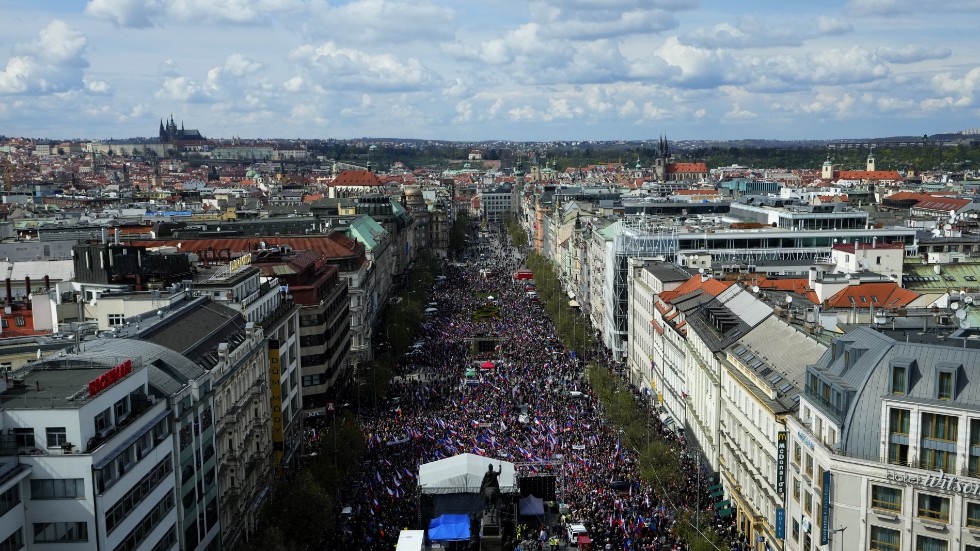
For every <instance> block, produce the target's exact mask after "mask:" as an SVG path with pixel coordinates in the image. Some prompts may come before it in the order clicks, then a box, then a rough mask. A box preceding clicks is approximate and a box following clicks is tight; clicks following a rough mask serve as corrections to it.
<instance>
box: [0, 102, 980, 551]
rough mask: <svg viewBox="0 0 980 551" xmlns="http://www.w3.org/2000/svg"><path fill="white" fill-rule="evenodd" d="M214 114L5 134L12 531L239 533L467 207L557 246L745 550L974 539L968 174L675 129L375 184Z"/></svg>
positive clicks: (2, 242)
mask: <svg viewBox="0 0 980 551" xmlns="http://www.w3.org/2000/svg"><path fill="white" fill-rule="evenodd" d="M195 132H196V131H184V130H182V129H181V130H177V128H176V125H174V124H172V123H171V122H170V121H168V123H167V124H166V125H164V124H163V123H161V135H160V140H159V142H158V143H157V142H154V143H153V144H151V145H152V147H150V146H145V147H144V148H142V149H140V148H136V147H135V146H134V147H132V148H128V149H127V147H124V146H123V145H121V144H116V145H112V146H107V144H98V143H74V142H66V143H65V144H54V145H52V144H46V143H32V142H27V141H22V140H14V141H11V142H9V143H6V144H2V146H0V155H2V157H3V160H4V161H3V162H4V166H3V171H4V177H5V186H4V190H3V193H2V196H3V200H2V205H0V214H2V215H3V217H4V218H3V220H2V222H0V238H2V239H0V257H2V258H3V259H4V260H3V261H2V263H0V268H2V269H3V270H5V273H4V275H3V276H0V279H3V280H4V283H5V289H4V310H3V312H2V313H0V323H2V327H0V367H2V369H3V371H4V379H3V384H2V385H0V423H2V425H0V429H2V435H3V440H2V442H3V446H2V449H3V454H2V456H3V466H2V467H0V494H2V495H3V499H2V500H0V504H2V505H3V509H2V510H0V515H2V516H0V548H5V549H6V548H9V549H20V548H22V547H23V548H29V549H35V548H38V549H40V548H44V545H45V544H48V543H52V542H57V543H59V544H61V546H62V547H63V548H65V549H69V548H71V549H93V548H98V549H111V550H122V549H126V550H128V549H153V550H154V551H162V550H169V549H218V548H223V549H234V548H235V546H236V545H238V544H239V543H241V542H243V541H244V540H245V539H246V538H247V537H248V534H249V533H250V532H251V531H252V530H254V528H255V522H256V519H257V516H258V514H259V511H260V510H261V507H262V505H263V503H264V502H265V500H266V499H267V496H268V492H269V488H270V484H271V483H272V481H273V480H274V479H275V478H276V477H281V476H283V474H284V472H286V471H289V470H290V469H295V468H296V467H297V465H298V463H299V459H300V456H301V455H302V454H303V453H304V449H303V441H304V433H303V428H304V419H305V418H309V417H316V416H321V415H323V414H325V413H327V412H328V411H331V410H333V409H334V407H335V406H336V400H337V399H338V397H339V396H340V395H341V393H342V392H343V390H344V389H345V388H347V387H348V385H349V384H350V383H351V381H352V380H353V378H354V376H355V374H356V370H357V368H358V366H360V365H364V364H365V363H367V362H370V361H371V360H372V359H373V357H374V354H375V352H376V351H377V350H378V349H379V347H382V346H384V345H385V343H384V339H385V335H386V332H385V328H384V327H383V326H382V325H381V320H382V319H383V314H384V311H385V308H386V306H387V305H388V304H389V303H390V301H391V298H392V297H393V296H394V292H395V290H396V289H397V288H399V287H400V286H401V285H403V284H404V278H405V277H406V274H408V273H410V267H411V265H412V263H413V261H414V260H415V259H417V258H418V255H420V254H422V252H423V251H426V252H428V253H431V254H434V255H436V256H438V257H441V258H447V257H449V256H450V251H449V235H450V228H451V226H452V225H453V223H454V221H455V220H456V219H457V217H458V216H460V215H463V214H465V215H469V216H472V217H476V218H479V219H480V220H482V221H484V222H485V223H487V224H503V223H506V221H508V220H513V221H514V222H515V223H517V224H519V225H520V227H521V228H522V229H523V231H524V232H526V234H527V236H528V239H529V243H530V246H531V248H533V249H534V250H535V251H536V252H537V253H538V254H541V255H542V256H544V257H546V258H548V259H549V260H550V261H551V262H552V263H553V264H554V266H555V268H556V272H557V273H558V274H559V277H560V279H561V281H562V283H563V285H564V287H565V292H566V294H567V296H568V299H569V301H570V303H571V304H572V305H573V306H574V307H577V308H578V311H579V312H580V315H581V320H582V321H583V322H584V323H583V326H585V325H586V323H585V322H587V325H589V326H591V328H592V331H593V332H595V333H596V334H597V335H598V337H599V338H600V340H601V341H602V342H603V343H604V345H605V347H606V348H608V349H609V351H610V352H611V354H612V355H613V357H614V358H616V359H617V360H618V361H620V362H622V363H623V365H624V367H625V369H624V372H625V373H626V376H627V377H628V379H629V381H630V382H631V383H632V384H634V385H636V387H637V388H639V389H641V392H642V393H643V394H644V395H645V396H646V397H647V400H648V401H649V402H650V403H651V404H653V405H655V406H656V409H657V411H658V412H659V415H660V419H661V422H662V423H664V424H665V425H666V426H668V427H670V428H672V429H673V430H676V431H678V432H682V433H683V435H684V436H685V438H686V440H687V442H688V445H689V447H690V448H691V452H692V453H695V454H697V456H698V457H700V460H701V461H702V462H703V465H704V466H705V467H706V468H707V469H708V470H709V471H710V472H711V473H717V474H718V475H719V481H720V484H721V485H722V495H720V497H719V499H718V503H719V505H718V510H720V511H724V514H730V515H734V516H735V518H736V523H737V526H738V527H739V529H740V530H741V531H742V532H743V533H744V534H745V535H746V536H747V537H748V538H749V541H751V542H752V545H753V548H754V549H757V550H765V549H779V550H807V551H810V550H817V549H820V550H823V549H831V548H833V549H858V548H860V549H877V550H881V551H897V550H910V551H911V550H919V549H923V550H926V549H928V550H949V551H953V550H966V551H976V550H977V549H980V478H978V476H980V474H978V470H980V414H978V413H977V412H978V411H980V407H978V406H980V393H978V391H977V388H978V387H976V385H977V384H978V383H977V382H976V381H977V380H980V379H978V378H977V377H976V371H977V369H978V367H977V366H980V357H978V354H980V332H978V330H977V329H976V328H977V327H980V311H978V310H977V308H976V306H975V303H974V299H977V298H980V283H977V282H978V278H980V235H978V223H977V212H978V210H980V206H978V203H977V202H976V201H975V199H976V196H975V192H976V183H975V182H974V181H954V180H951V179H950V178H948V175H944V174H925V175H923V174H912V173H909V172H908V171H902V172H899V171H896V170H890V169H888V170H881V169H882V168H883V167H880V166H877V165H876V162H875V159H874V156H873V154H869V156H868V160H867V164H866V166H864V167H858V168H862V170H853V168H854V167H836V166H834V165H833V164H831V163H829V162H828V164H826V165H824V166H823V167H822V168H821V170H819V171H806V170H793V169H773V170H771V171H755V170H750V169H747V168H744V167H724V168H722V167H708V166H706V165H705V164H704V163H701V162H679V161H678V160H677V159H675V158H674V155H673V154H672V153H671V151H670V149H669V146H668V144H667V142H666V141H665V140H661V142H660V144H659V148H658V152H659V156H658V158H657V160H656V162H655V163H654V164H653V165H652V166H650V167H643V166H640V165H639V164H637V165H636V166H633V167H628V166H625V165H622V164H616V165H593V166H588V167H577V168H570V169H567V170H564V171H559V170H557V169H555V168H554V167H553V166H550V167H549V166H548V165H547V164H546V163H542V162H529V163H528V166H527V167H526V168H527V171H526V172H525V170H524V168H523V165H522V164H518V163H516V162H515V163H507V162H500V161H486V162H484V161H483V160H482V158H481V155H480V154H479V152H478V151H476V152H472V153H470V155H469V159H467V160H466V161H467V162H466V163H459V164H458V165H456V166H455V168H454V169H452V170H436V169H429V170H427V169H420V168H418V169H409V168H407V167H404V166H398V165H396V166H391V167H386V170H385V171H383V172H381V171H378V170H375V169H372V168H371V167H370V166H363V167H360V166H354V165H346V166H345V165H344V164H343V163H336V162H332V161H330V160H327V159H316V158H314V157H313V156H311V155H309V154H308V153H307V152H306V150H305V149H303V147H302V146H301V145H297V144H293V145H292V146H290V147H289V148H284V147H282V146H275V145H268V148H269V151H268V155H266V154H265V153H266V152H265V150H262V151H259V153H261V155H258V154H257V153H256V151H258V150H257V149H256V148H259V147H260V144H250V145H247V146H246V145H236V146H229V145H227V144H225V145H221V146H220V147H219V146H218V145H215V144H211V143H210V142H208V140H206V139H204V138H203V137H201V136H200V133H195ZM261 147H265V146H264V145H262V146H261ZM110 148H111V149H112V151H111V153H110ZM248 148H251V149H248ZM232 150H234V151H232ZM148 151H152V154H151V153H148ZM205 154H206V155H205ZM195 156H196V157H195ZM191 157H194V158H195V159H196V161H197V162H195V163H191V162H189V161H188V159H189V158H191ZM208 159H211V160H218V159H220V160H222V161H229V159H231V160H234V159H239V160H241V159H248V160H249V161H248V162H245V161H242V162H241V163H240V164H239V162H237V161H236V162H222V163H213V162H212V164H211V165H208ZM253 159H254V162H253V161H252V160H253ZM202 162H203V166H202V165H199V163H202ZM287 162H288V163H291V164H290V165H289V167H290V168H288V169H287V168H286V166H287ZM884 168H888V167H884Z"/></svg>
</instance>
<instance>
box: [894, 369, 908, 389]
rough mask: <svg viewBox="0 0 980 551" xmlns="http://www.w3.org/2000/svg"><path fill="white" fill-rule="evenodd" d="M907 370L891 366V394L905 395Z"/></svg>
mask: <svg viewBox="0 0 980 551" xmlns="http://www.w3.org/2000/svg"><path fill="white" fill-rule="evenodd" d="M908 380H909V368H908V367H906V366H904V365H896V366H892V394H907V393H908V391H909V389H908Z"/></svg>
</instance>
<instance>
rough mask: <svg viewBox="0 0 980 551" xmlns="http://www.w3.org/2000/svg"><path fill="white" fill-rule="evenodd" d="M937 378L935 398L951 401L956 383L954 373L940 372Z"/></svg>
mask: <svg viewBox="0 0 980 551" xmlns="http://www.w3.org/2000/svg"><path fill="white" fill-rule="evenodd" d="M937 375H938V376H939V378H938V379H937V380H936V398H938V399H940V400H952V399H953V389H954V386H955V383H956V373H955V372H953V371H940V372H939V373H938V374H937Z"/></svg>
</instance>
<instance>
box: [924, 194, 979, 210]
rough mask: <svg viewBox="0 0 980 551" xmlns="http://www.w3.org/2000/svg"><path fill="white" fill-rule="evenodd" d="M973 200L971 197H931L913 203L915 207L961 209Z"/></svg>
mask: <svg viewBox="0 0 980 551" xmlns="http://www.w3.org/2000/svg"><path fill="white" fill-rule="evenodd" d="M972 202H973V201H971V200H969V199H953V198H951V197H930V198H929V199H926V200H923V201H919V202H918V203H916V204H914V205H912V208H914V209H928V210H941V211H950V210H959V209H961V208H963V207H965V206H966V205H969V204H970V203H972Z"/></svg>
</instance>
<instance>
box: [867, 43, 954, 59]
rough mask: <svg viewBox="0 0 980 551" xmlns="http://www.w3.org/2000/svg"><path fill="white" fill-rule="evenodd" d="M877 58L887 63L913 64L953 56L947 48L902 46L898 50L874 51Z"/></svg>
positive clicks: (885, 48) (889, 48)
mask: <svg viewBox="0 0 980 551" xmlns="http://www.w3.org/2000/svg"><path fill="white" fill-rule="evenodd" d="M875 53H877V54H878V57H879V58H881V59H882V60H884V61H887V62H889V63H915V62H917V61H925V60H931V59H946V58H948V57H949V56H951V55H953V50H951V49H949V48H927V47H921V46H902V47H898V48H894V47H890V46H882V47H880V48H878V49H877V50H875Z"/></svg>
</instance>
